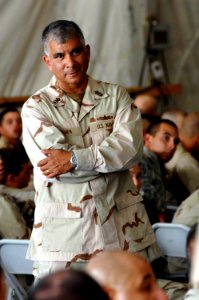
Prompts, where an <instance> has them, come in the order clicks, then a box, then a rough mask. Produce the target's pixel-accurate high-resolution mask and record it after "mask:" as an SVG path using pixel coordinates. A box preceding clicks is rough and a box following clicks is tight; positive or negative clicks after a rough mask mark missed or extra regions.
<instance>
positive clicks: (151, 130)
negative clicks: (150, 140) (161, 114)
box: [146, 118, 178, 136]
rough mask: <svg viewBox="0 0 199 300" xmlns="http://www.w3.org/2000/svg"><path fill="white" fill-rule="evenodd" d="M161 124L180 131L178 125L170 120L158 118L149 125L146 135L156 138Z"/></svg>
mask: <svg viewBox="0 0 199 300" xmlns="http://www.w3.org/2000/svg"><path fill="white" fill-rule="evenodd" d="M161 124H168V125H170V126H172V127H173V128H175V129H176V130H177V131H178V127H177V126H176V124H175V123H174V122H173V121H171V120H168V119H160V118H158V119H156V120H153V121H152V122H151V123H150V124H149V126H148V127H147V129H146V133H148V134H150V135H152V136H154V135H155V134H156V133H157V131H158V130H159V128H160V125H161Z"/></svg>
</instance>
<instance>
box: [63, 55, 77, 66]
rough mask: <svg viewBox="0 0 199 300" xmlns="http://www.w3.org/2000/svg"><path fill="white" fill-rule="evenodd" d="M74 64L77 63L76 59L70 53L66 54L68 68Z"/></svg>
mask: <svg viewBox="0 0 199 300" xmlns="http://www.w3.org/2000/svg"><path fill="white" fill-rule="evenodd" d="M74 64H75V60H74V58H73V56H72V55H70V54H68V55H66V57H65V65H66V67H67V68H71V67H73V66H74Z"/></svg>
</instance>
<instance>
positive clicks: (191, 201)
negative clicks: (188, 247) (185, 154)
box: [172, 179, 199, 227]
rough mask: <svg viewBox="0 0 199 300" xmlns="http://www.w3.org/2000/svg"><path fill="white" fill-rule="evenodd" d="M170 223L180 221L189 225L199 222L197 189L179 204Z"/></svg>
mask: <svg viewBox="0 0 199 300" xmlns="http://www.w3.org/2000/svg"><path fill="white" fill-rule="evenodd" d="M198 180H199V179H198ZM172 223H180V224H184V225H187V226H189V227H192V226H193V225H194V224H197V223H199V189H198V190H196V191H195V192H194V193H192V194H191V195H190V196H189V197H188V198H187V199H185V200H184V201H183V202H182V203H181V204H180V206H179V207H178V208H177V210H176V212H175V214H174V217H173V220H172Z"/></svg>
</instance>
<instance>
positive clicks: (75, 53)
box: [72, 47, 83, 56]
mask: <svg viewBox="0 0 199 300" xmlns="http://www.w3.org/2000/svg"><path fill="white" fill-rule="evenodd" d="M82 51H83V48H82V47H78V48H75V49H74V50H73V52H72V53H73V55H74V56H76V55H79V54H80V53H81V52H82Z"/></svg>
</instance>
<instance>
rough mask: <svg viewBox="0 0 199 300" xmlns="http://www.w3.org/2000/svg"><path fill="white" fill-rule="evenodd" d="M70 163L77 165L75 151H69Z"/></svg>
mask: <svg viewBox="0 0 199 300" xmlns="http://www.w3.org/2000/svg"><path fill="white" fill-rule="evenodd" d="M70 162H71V164H73V165H75V166H77V157H76V156H75V153H74V152H73V151H71V159H70Z"/></svg>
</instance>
